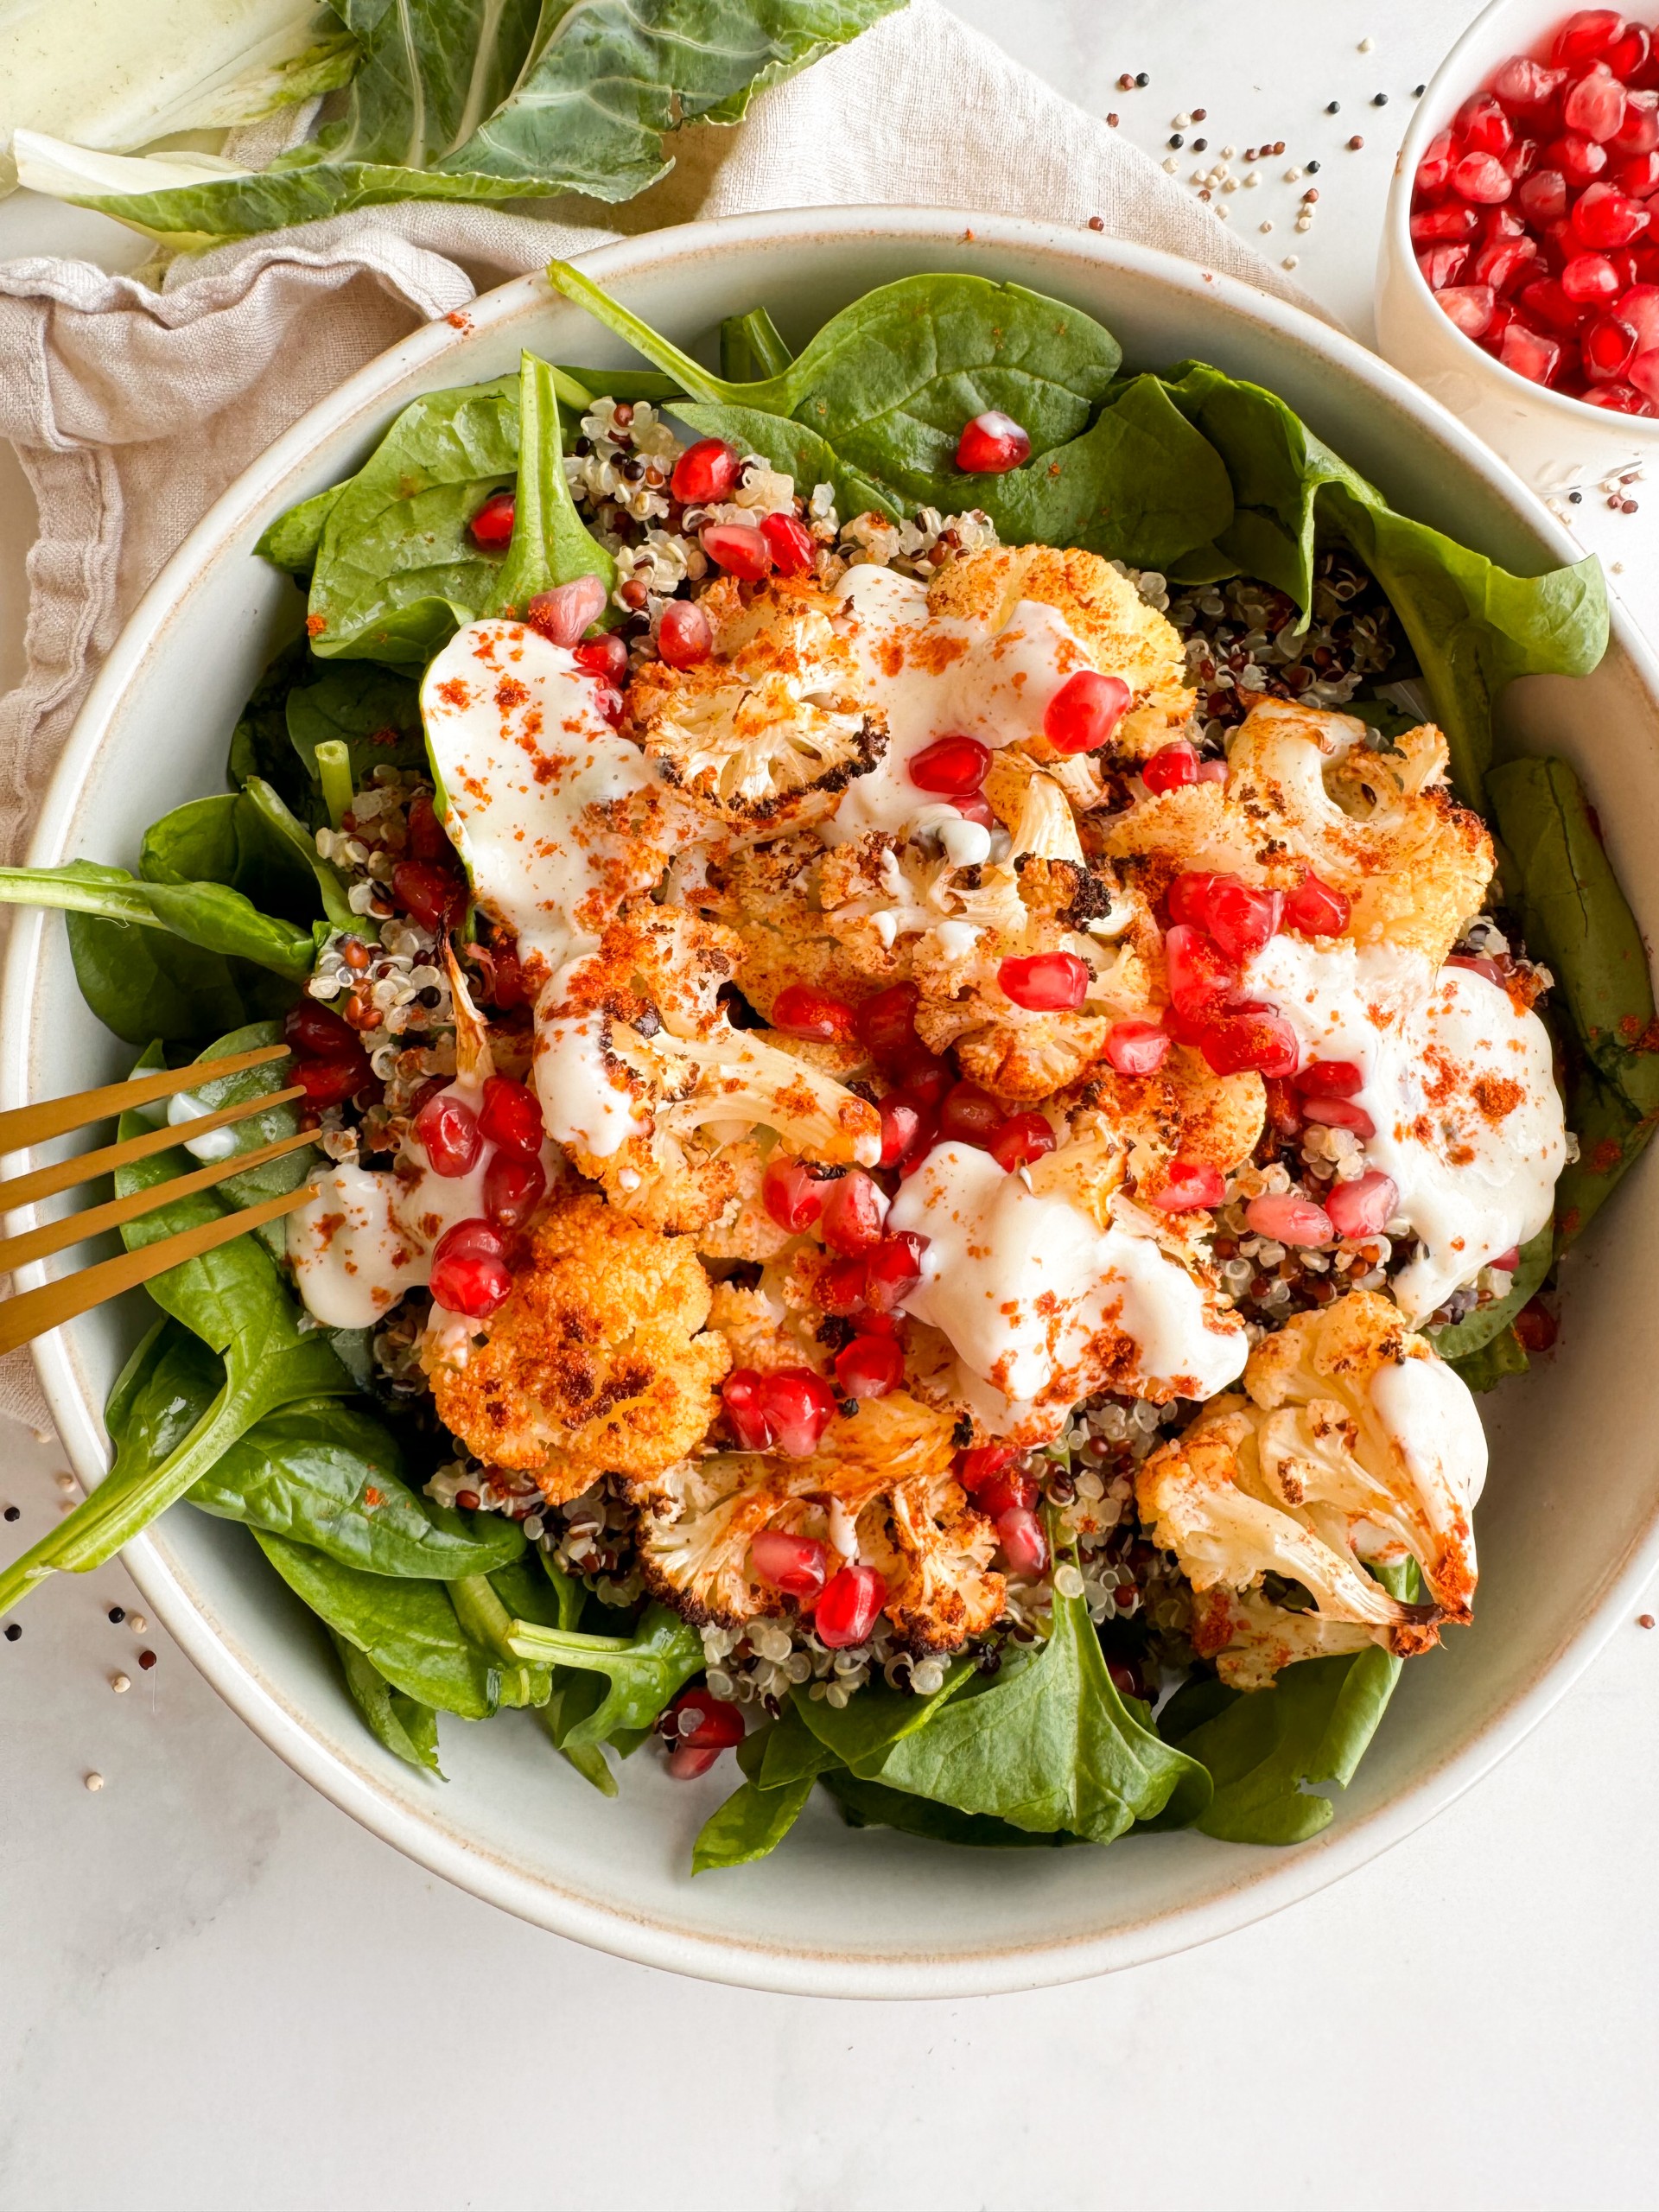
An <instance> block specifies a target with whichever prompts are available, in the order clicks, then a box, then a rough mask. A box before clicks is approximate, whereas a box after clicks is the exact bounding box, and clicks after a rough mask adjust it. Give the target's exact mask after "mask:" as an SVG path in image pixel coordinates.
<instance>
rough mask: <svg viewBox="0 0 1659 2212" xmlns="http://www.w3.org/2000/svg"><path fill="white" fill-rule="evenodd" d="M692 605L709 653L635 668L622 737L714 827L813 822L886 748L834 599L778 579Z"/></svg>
mask: <svg viewBox="0 0 1659 2212" xmlns="http://www.w3.org/2000/svg"><path fill="white" fill-rule="evenodd" d="M702 606H703V607H704V610H705V612H709V613H712V615H713V616H714V618H715V650H714V652H713V654H712V655H711V656H710V658H709V659H707V660H703V661H699V662H698V663H697V664H696V665H695V666H693V667H691V668H671V667H670V666H669V665H668V664H667V663H666V662H665V661H653V662H651V663H649V664H647V665H646V666H645V667H644V668H642V669H641V670H640V671H639V674H638V675H637V676H636V677H634V679H633V682H632V684H631V685H630V686H629V689H628V695H627V708H628V717H629V727H630V728H631V730H632V734H634V735H635V736H636V737H637V738H638V739H639V742H640V744H641V745H642V746H643V747H645V752H646V753H648V754H649V755H650V757H651V758H652V760H655V761H656V762H657V763H658V766H659V767H660V769H661V771H662V774H663V777H664V780H665V781H666V782H668V783H669V784H671V785H674V786H675V787H676V788H677V789H678V790H680V791H683V792H684V794H685V795H686V797H687V798H690V799H691V800H692V801H694V802H695V803H696V804H697V805H698V806H700V807H702V808H705V809H706V810H708V811H709V813H710V814H712V815H714V816H715V817H717V818H718V819H719V820H721V822H724V823H734V824H738V825H741V826H745V827H753V826H755V825H765V826H766V828H768V829H791V828H799V827H800V826H801V825H802V824H803V823H808V822H815V821H817V820H820V819H821V818H822V817H824V816H825V815H828V814H829V813H831V812H833V810H834V809H835V807H836V803H837V800H838V798H839V795H840V793H841V792H842V791H844V790H845V789H846V787H847V785H849V783H850V782H851V781H852V780H853V779H854V778H855V776H861V775H865V774H867V773H868V771H869V770H870V769H871V768H873V767H874V765H875V763H876V762H877V760H880V757H881V755H882V753H884V752H885V751H886V749H887V726H886V722H885V720H884V718H883V716H882V715H881V713H880V709H878V708H876V706H875V705H874V702H873V701H872V700H871V699H870V697H869V696H868V690H867V689H866V687H865V686H864V684H863V683H862V681H861V677H860V675H859V671H858V664H857V661H856V659H855V656H854V654H853V652H852V650H851V648H850V647H849V645H848V643H847V640H846V639H845V638H844V637H843V636H842V633H841V632H839V631H838V630H837V629H836V625H835V622H834V620H833V619H832V618H833V615H834V613H835V611H836V602H835V601H833V600H831V599H829V598H827V597H825V596H824V595H823V594H822V593H820V592H818V591H817V589H816V588H814V587H812V586H811V585H810V584H808V583H806V582H803V581H800V580H790V579H778V580H774V581H773V582H770V583H766V584H764V585H762V586H761V587H760V589H759V590H758V591H756V592H755V593H754V594H753V595H752V597H751V598H750V599H749V600H748V601H747V603H744V602H742V601H738V600H737V599H736V598H735V596H734V594H731V593H729V592H723V591H721V588H720V587H718V586H717V587H716V588H715V591H711V592H710V593H709V594H707V595H706V596H705V598H704V600H703V601H702ZM722 618H723V619H722Z"/></svg>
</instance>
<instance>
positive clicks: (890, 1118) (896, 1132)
mask: <svg viewBox="0 0 1659 2212" xmlns="http://www.w3.org/2000/svg"><path fill="white" fill-rule="evenodd" d="M877 1110H878V1111H879V1112H880V1116H881V1159H880V1166H883V1167H897V1166H899V1163H900V1162H901V1161H903V1160H908V1159H909V1158H910V1155H911V1154H912V1152H914V1151H915V1150H916V1149H917V1147H918V1146H919V1145H923V1144H925V1143H926V1142H927V1141H928V1138H929V1137H930V1135H931V1133H932V1130H933V1128H934V1126H935V1118H936V1117H935V1116H934V1112H933V1109H932V1108H931V1106H929V1105H927V1104H925V1103H924V1102H923V1101H922V1100H921V1099H919V1098H918V1097H917V1096H915V1095H914V1093H913V1092H910V1091H905V1090H890V1091H889V1092H888V1093H887V1096H886V1097H885V1098H884V1099H883V1100H882V1101H881V1103H880V1107H879V1108H878V1109H877Z"/></svg>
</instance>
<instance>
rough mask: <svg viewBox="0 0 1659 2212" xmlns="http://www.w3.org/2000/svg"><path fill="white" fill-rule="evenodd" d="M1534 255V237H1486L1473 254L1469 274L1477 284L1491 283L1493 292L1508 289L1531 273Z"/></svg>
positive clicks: (1536, 244) (1513, 287)
mask: <svg viewBox="0 0 1659 2212" xmlns="http://www.w3.org/2000/svg"><path fill="white" fill-rule="evenodd" d="M1537 258H1538V242H1537V240H1536V239H1535V238H1488V239H1487V241H1486V243H1485V245H1483V246H1482V247H1481V249H1480V251H1478V253H1477V254H1476V256H1475V258H1474V263H1473V265H1472V266H1471V270H1470V271H1469V274H1470V277H1471V279H1472V280H1473V282H1474V283H1476V284H1490V285H1491V288H1492V289H1493V290H1494V291H1495V292H1511V291H1513V290H1514V289H1515V288H1516V285H1518V284H1522V283H1525V281H1526V279H1527V278H1528V277H1529V276H1530V275H1531V274H1532V271H1533V264H1535V262H1536V260H1537Z"/></svg>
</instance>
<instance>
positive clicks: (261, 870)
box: [138, 776, 323, 928]
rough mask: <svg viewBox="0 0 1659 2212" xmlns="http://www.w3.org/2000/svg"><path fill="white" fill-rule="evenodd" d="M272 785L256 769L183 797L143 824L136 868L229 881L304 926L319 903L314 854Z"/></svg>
mask: <svg viewBox="0 0 1659 2212" xmlns="http://www.w3.org/2000/svg"><path fill="white" fill-rule="evenodd" d="M292 821H293V817H292V816H291V815H289V811H288V809H287V807H286V805H285V804H284V803H283V800H282V798H280V797H279V795H278V794H277V791H275V790H274V789H273V788H272V786H271V785H269V784H268V783H266V782H265V781H264V779H263V778H262V777H258V776H254V777H251V778H250V779H249V780H248V783H247V785H246V787H245V789H244V790H242V791H218V792H215V793H214V794H213V797H212V798H197V799H190V800H188V801H187V802H186V804H184V805H183V806H179V807H175V808H174V810H173V811H172V813H170V814H164V815H163V816H162V818H161V820H160V821H159V822H152V823H151V824H150V826H149V829H146V830H145V832H144V836H143V843H142V845H141V846H140V847H139V850H138V873H139V874H140V875H141V876H143V878H144V880H145V881H146V882H149V883H167V884H174V885H178V884H188V883H191V882H193V881H197V880H200V881H206V882H212V883H220V884H226V885H228V886H229V887H231V888H232V890H235V891H239V892H241V893H242V894H243V895H244V897H245V898H247V899H251V901H252V903H253V904H254V905H255V906H257V907H259V908H261V909H262V910H263V911H264V912H265V913H267V914H279V915H281V916H282V917H283V919H284V920H285V921H289V922H291V923H293V924H295V925H296V926H299V927H305V928H308V927H309V925H310V923H311V921H312V918H313V917H314V916H315V915H317V914H320V913H321V912H322V911H323V906H322V900H321V893H320V890H319V886H318V880H317V875H316V867H317V855H316V849H315V846H314V845H313V844H312V842H311V840H310V838H309V836H308V835H307V833H306V832H305V831H304V830H303V829H300V826H299V824H298V823H294V828H295V829H296V830H297V831H298V836H297V837H296V836H290V835H289V828H288V824H289V823H290V822H292Z"/></svg>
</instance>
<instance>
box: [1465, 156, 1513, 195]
mask: <svg viewBox="0 0 1659 2212" xmlns="http://www.w3.org/2000/svg"><path fill="white" fill-rule="evenodd" d="M1514 189H1515V187H1514V185H1513V184H1511V183H1510V175H1509V172H1508V170H1507V169H1506V168H1504V166H1503V162H1500V161H1499V160H1498V158H1497V155H1496V154H1465V155H1464V156H1463V157H1462V159H1461V160H1460V161H1459V162H1454V163H1453V165H1452V190H1453V192H1455V193H1456V194H1457V195H1458V197H1459V199H1460V200H1470V201H1471V202H1472V203H1473V204H1474V205H1475V206H1477V207H1496V206H1497V202H1498V201H1499V200H1507V199H1508V198H1509V196H1510V193H1512V192H1513V191H1514Z"/></svg>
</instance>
